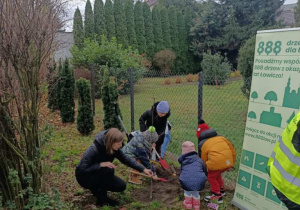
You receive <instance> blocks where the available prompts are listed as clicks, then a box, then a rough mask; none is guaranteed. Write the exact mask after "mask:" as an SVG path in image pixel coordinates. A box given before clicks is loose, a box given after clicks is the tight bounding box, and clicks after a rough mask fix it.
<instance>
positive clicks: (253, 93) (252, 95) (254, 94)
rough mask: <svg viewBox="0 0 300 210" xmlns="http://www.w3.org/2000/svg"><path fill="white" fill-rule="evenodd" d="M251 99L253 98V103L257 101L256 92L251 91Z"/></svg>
mask: <svg viewBox="0 0 300 210" xmlns="http://www.w3.org/2000/svg"><path fill="white" fill-rule="evenodd" d="M251 98H253V101H254V100H255V99H257V98H258V94H257V92H256V91H253V92H252V94H251Z"/></svg>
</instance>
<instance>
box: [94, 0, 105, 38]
mask: <svg viewBox="0 0 300 210" xmlns="http://www.w3.org/2000/svg"><path fill="white" fill-rule="evenodd" d="M94 23H95V34H97V40H98V42H99V43H100V42H101V35H104V36H105V37H106V26H105V19H104V8H103V2H102V0H95V3H94Z"/></svg>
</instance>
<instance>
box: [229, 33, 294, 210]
mask: <svg viewBox="0 0 300 210" xmlns="http://www.w3.org/2000/svg"><path fill="white" fill-rule="evenodd" d="M299 108H300V28H295V29H282V30H270V31H259V32H258V33H257V36H256V46H255V58H254V64H253V74H252V85H251V93H250V98H249V107H248V113H247V123H246V128H245V135H244V143H243V151H242V155H241V162H240V167H239V174H238V179H237V183H236V189H235V194H234V198H233V200H232V204H233V205H235V206H237V207H239V208H241V209H251V210H252V209H260V210H269V209H272V210H276V209H287V208H286V207H285V206H284V204H283V203H282V202H281V201H280V200H279V199H278V198H277V196H276V193H275V191H274V189H273V186H272V184H271V182H270V178H269V175H268V174H267V171H266V166H267V163H268V159H269V157H270V155H271V152H272V150H273V148H274V146H275V143H276V142H277V141H278V140H279V137H280V135H281V133H282V131H283V129H284V128H285V127H286V126H287V124H288V123H289V122H290V121H291V120H292V118H293V117H294V116H295V115H296V114H297V113H298V111H299Z"/></svg>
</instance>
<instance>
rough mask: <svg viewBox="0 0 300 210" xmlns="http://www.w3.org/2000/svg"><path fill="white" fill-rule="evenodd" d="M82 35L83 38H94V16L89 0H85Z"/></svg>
mask: <svg viewBox="0 0 300 210" xmlns="http://www.w3.org/2000/svg"><path fill="white" fill-rule="evenodd" d="M84 15H85V17H84V35H85V38H91V39H92V38H94V33H95V30H94V29H95V25H94V14H93V9H92V5H91V2H90V0H87V2H86V5H85V12H84Z"/></svg>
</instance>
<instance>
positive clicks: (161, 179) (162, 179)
mask: <svg viewBox="0 0 300 210" xmlns="http://www.w3.org/2000/svg"><path fill="white" fill-rule="evenodd" d="M127 171H129V172H130V173H134V174H138V175H141V176H145V177H148V178H152V177H151V176H149V175H146V174H142V173H139V172H136V171H132V170H127ZM157 181H161V182H167V181H168V180H166V179H164V178H158V179H157Z"/></svg>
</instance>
